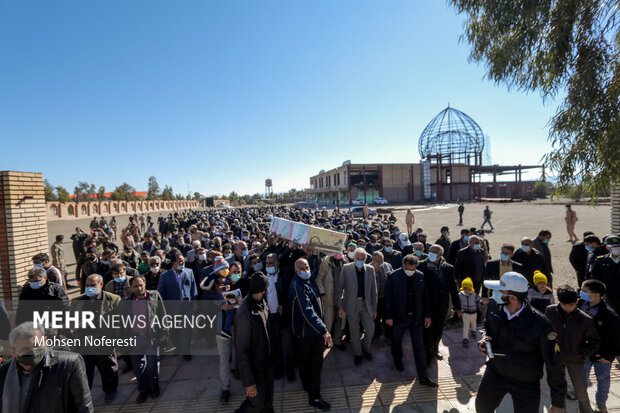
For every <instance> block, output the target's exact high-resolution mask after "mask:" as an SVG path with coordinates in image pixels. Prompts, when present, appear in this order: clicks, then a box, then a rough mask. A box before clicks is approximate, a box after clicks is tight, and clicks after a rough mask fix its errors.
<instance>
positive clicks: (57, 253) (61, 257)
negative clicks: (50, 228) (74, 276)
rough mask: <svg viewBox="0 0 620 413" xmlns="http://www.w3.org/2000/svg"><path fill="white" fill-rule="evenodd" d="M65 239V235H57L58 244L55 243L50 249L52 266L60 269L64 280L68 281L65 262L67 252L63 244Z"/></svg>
mask: <svg viewBox="0 0 620 413" xmlns="http://www.w3.org/2000/svg"><path fill="white" fill-rule="evenodd" d="M64 239H65V236H64V235H56V242H54V243H53V244H52V247H51V248H50V255H51V256H52V265H53V266H54V267H56V268H58V269H59V270H60V272H62V275H63V279H66V278H67V261H66V260H65V251H64V249H63V248H62V243H63V241H64ZM67 288H68V286H67Z"/></svg>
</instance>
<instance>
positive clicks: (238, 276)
mask: <svg viewBox="0 0 620 413" xmlns="http://www.w3.org/2000/svg"><path fill="white" fill-rule="evenodd" d="M240 279H241V274H230V281H232V282H235V283H236V282H237V281H239V280H240Z"/></svg>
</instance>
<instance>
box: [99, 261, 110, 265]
mask: <svg viewBox="0 0 620 413" xmlns="http://www.w3.org/2000/svg"><path fill="white" fill-rule="evenodd" d="M101 263H102V264H104V265H110V261H101Z"/></svg>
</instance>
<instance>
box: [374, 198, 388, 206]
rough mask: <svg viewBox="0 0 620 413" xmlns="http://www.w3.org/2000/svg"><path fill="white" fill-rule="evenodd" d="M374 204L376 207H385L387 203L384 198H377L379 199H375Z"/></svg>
mask: <svg viewBox="0 0 620 413" xmlns="http://www.w3.org/2000/svg"><path fill="white" fill-rule="evenodd" d="M375 204H377V205H387V204H388V201H387V199H385V198H381V197H379V198H375Z"/></svg>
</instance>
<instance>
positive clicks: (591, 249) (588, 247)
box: [586, 245, 594, 252]
mask: <svg viewBox="0 0 620 413" xmlns="http://www.w3.org/2000/svg"><path fill="white" fill-rule="evenodd" d="M586 250H587V251H588V252H593V251H594V248H592V247H591V246H589V245H586Z"/></svg>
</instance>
